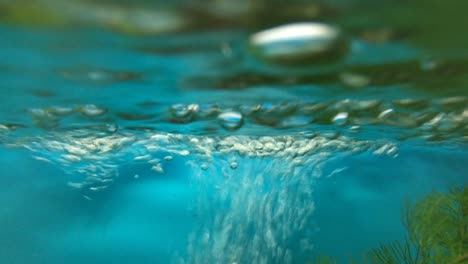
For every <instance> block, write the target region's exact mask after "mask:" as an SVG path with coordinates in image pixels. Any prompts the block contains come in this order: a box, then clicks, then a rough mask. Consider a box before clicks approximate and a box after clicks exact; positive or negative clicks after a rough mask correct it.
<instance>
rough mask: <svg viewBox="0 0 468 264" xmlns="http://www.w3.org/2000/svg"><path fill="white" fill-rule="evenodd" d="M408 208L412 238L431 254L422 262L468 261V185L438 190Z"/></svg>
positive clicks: (406, 223)
mask: <svg viewBox="0 0 468 264" xmlns="http://www.w3.org/2000/svg"><path fill="white" fill-rule="evenodd" d="M406 208H407V209H406V211H405V214H404V215H405V219H404V222H405V225H406V228H407V230H408V234H409V236H410V239H411V242H412V244H413V245H414V246H415V247H418V248H421V249H422V250H423V251H426V252H427V255H428V256H426V258H425V259H423V260H422V261H424V262H420V263H468V187H464V188H456V189H453V190H452V191H450V192H449V193H439V192H434V193H432V194H430V195H428V196H427V197H426V198H424V199H423V200H421V201H419V202H416V203H415V204H414V205H413V206H409V205H408V206H407V207H406Z"/></svg>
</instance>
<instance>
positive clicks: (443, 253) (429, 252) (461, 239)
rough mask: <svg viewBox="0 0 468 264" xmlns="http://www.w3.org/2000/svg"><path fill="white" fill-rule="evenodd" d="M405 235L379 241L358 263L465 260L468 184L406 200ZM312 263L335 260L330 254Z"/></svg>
mask: <svg viewBox="0 0 468 264" xmlns="http://www.w3.org/2000/svg"><path fill="white" fill-rule="evenodd" d="M402 220H403V223H404V225H405V227H406V229H407V232H408V236H407V237H406V238H405V239H404V241H403V242H401V241H395V242H392V243H382V244H380V245H379V246H378V247H376V248H373V249H371V250H370V252H369V254H368V255H367V256H366V258H364V259H363V260H362V261H360V262H354V261H350V263H362V264H463V263H468V186H465V187H463V188H455V189H453V190H451V191H450V192H448V193H440V192H433V193H431V194H429V195H428V196H426V197H425V198H424V199H422V200H420V201H417V202H415V203H414V204H411V203H408V204H407V206H406V207H405V210H404V213H403V219H402ZM314 263H315V264H335V263H338V262H337V261H336V260H334V259H333V258H331V257H322V258H319V259H317V261H316V262H314Z"/></svg>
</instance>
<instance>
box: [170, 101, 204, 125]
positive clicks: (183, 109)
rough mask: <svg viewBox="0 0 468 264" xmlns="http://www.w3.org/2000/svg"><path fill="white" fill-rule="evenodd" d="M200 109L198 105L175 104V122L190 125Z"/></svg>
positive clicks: (173, 107) (172, 108)
mask: <svg viewBox="0 0 468 264" xmlns="http://www.w3.org/2000/svg"><path fill="white" fill-rule="evenodd" d="M199 109H200V107H199V106H198V105H197V104H189V105H185V104H175V105H173V106H172V107H171V110H170V111H171V114H172V116H173V117H174V118H175V120H174V121H176V122H179V123H188V122H191V121H192V120H193V119H194V118H195V113H197V112H198V111H199Z"/></svg>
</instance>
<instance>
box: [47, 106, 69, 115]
mask: <svg viewBox="0 0 468 264" xmlns="http://www.w3.org/2000/svg"><path fill="white" fill-rule="evenodd" d="M46 111H47V112H49V113H51V114H53V115H57V116H65V115H69V114H71V113H73V108H71V107H60V106H52V107H49V108H47V109H46Z"/></svg>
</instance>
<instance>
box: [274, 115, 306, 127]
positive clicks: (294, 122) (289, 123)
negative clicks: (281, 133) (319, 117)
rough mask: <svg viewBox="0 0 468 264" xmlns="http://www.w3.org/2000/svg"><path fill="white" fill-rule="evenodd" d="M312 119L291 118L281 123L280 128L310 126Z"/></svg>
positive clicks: (302, 117) (304, 117)
mask: <svg viewBox="0 0 468 264" xmlns="http://www.w3.org/2000/svg"><path fill="white" fill-rule="evenodd" d="M312 121H313V119H312V118H311V117H310V116H291V117H288V118H286V119H284V120H283V121H282V122H281V127H282V128H292V127H301V126H305V125H308V124H310V123H311V122H312Z"/></svg>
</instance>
